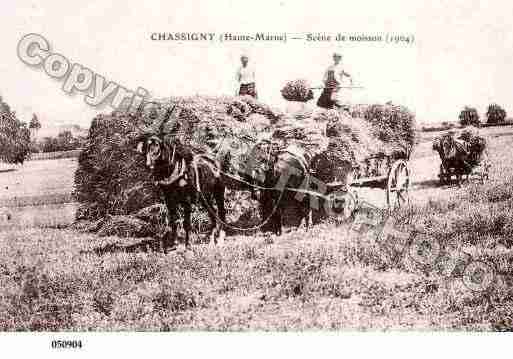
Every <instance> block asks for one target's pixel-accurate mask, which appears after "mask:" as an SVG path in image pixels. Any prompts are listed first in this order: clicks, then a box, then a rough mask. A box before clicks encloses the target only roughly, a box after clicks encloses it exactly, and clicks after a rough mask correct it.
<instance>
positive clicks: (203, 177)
mask: <svg viewBox="0 0 513 359" xmlns="http://www.w3.org/2000/svg"><path fill="white" fill-rule="evenodd" d="M137 150H138V151H139V152H140V153H142V154H143V155H144V156H145V162H146V166H147V167H148V169H150V170H151V173H152V176H153V178H154V179H155V184H156V185H158V186H159V188H160V189H161V192H162V194H163V197H164V200H165V203H166V207H167V214H168V223H169V225H170V227H171V228H170V229H168V230H167V231H166V234H165V235H164V236H163V238H162V247H163V249H164V251H165V252H166V251H167V250H168V249H170V248H171V249H174V248H175V247H176V235H177V220H178V208H180V207H181V209H182V213H183V228H184V231H185V246H186V248H188V247H190V241H189V237H190V231H191V213H192V204H193V203H195V202H197V201H198V200H199V201H200V202H201V204H202V205H203V206H204V207H205V209H207V213H208V215H209V218H210V221H211V223H212V231H211V241H212V242H213V243H214V242H215V243H217V242H219V241H223V240H224V235H225V234H224V231H223V230H222V228H221V224H222V223H224V221H225V220H226V212H225V208H224V193H225V189H224V184H223V183H222V181H221V180H220V178H219V176H218V175H217V174H216V169H215V163H213V162H211V161H210V160H209V159H208V158H204V157H202V156H198V155H194V154H193V152H192V149H191V148H190V146H187V145H185V144H184V143H182V142H181V141H180V139H179V138H178V137H177V136H175V135H163V134H160V135H157V134H146V135H142V136H140V137H139V138H138V144H137ZM200 157H201V158H200ZM212 201H215V204H216V206H215V212H213V211H214V210H213V208H214V206H213V204H212Z"/></svg>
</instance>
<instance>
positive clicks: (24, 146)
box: [0, 97, 30, 163]
mask: <svg viewBox="0 0 513 359" xmlns="http://www.w3.org/2000/svg"><path fill="white" fill-rule="evenodd" d="M29 153H30V130H29V128H28V126H27V124H26V123H25V122H22V121H20V120H18V118H17V117H16V113H15V112H14V111H11V108H10V106H9V105H8V104H7V103H6V102H4V101H3V99H2V97H0V160H2V161H4V162H7V163H23V162H24V161H25V159H26V158H27V157H28V155H29Z"/></svg>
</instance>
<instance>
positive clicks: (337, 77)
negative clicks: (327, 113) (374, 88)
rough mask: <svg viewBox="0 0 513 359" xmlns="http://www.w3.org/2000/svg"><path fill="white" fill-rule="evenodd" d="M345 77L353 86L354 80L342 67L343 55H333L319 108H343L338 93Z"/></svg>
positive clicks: (324, 80)
mask: <svg viewBox="0 0 513 359" xmlns="http://www.w3.org/2000/svg"><path fill="white" fill-rule="evenodd" d="M344 77H348V78H349V80H350V84H351V86H352V85H353V79H352V77H351V75H349V74H348V73H347V72H346V71H344V69H343V67H342V55H341V54H340V53H338V52H335V53H334V54H333V64H332V65H330V66H329V67H328V68H327V69H326V71H325V72H324V78H323V83H324V89H323V91H322V94H321V96H320V97H319V100H318V101H317V106H319V107H322V108H327V109H331V108H333V107H335V106H336V107H342V105H341V103H340V101H339V99H338V96H337V95H338V91H339V89H340V86H341V85H342V83H343V79H344Z"/></svg>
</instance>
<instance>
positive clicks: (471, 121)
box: [459, 106, 481, 127]
mask: <svg viewBox="0 0 513 359" xmlns="http://www.w3.org/2000/svg"><path fill="white" fill-rule="evenodd" d="M459 119H460V124H461V125H462V126H476V127H480V126H481V121H480V120H479V114H478V113H477V110H476V109H475V108H474V107H469V106H465V108H464V109H463V110H461V112H460V115H459Z"/></svg>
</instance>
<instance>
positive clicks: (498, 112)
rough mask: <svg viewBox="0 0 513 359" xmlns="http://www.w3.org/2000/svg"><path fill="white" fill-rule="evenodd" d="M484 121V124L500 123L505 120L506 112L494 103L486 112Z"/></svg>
mask: <svg viewBox="0 0 513 359" xmlns="http://www.w3.org/2000/svg"><path fill="white" fill-rule="evenodd" d="M486 119H487V120H486V122H487V123H490V124H497V123H502V122H504V121H505V120H506V110H504V109H503V108H502V107H501V106H499V105H497V104H496V103H492V104H490V106H488V110H487V111H486Z"/></svg>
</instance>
